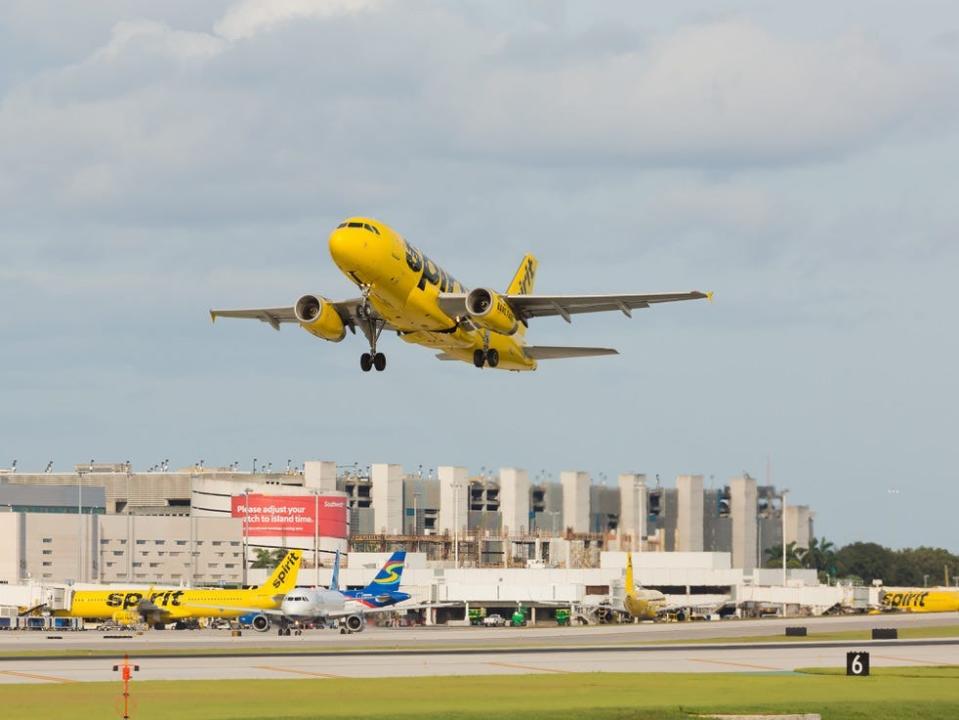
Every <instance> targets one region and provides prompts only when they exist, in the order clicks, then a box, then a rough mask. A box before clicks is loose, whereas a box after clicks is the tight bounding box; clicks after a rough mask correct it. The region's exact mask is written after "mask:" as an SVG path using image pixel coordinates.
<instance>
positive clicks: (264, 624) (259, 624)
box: [250, 614, 270, 632]
mask: <svg viewBox="0 0 959 720" xmlns="http://www.w3.org/2000/svg"><path fill="white" fill-rule="evenodd" d="M250 625H251V626H252V627H253V629H254V630H256V631H257V632H266V631H267V630H269V629H270V618H268V617H267V616H266V615H262V614H260V615H254V616H253V620H252V621H251V622H250Z"/></svg>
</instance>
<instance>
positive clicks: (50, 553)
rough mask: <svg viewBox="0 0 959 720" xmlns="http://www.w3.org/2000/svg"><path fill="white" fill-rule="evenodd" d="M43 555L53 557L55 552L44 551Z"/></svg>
mask: <svg viewBox="0 0 959 720" xmlns="http://www.w3.org/2000/svg"><path fill="white" fill-rule="evenodd" d="M43 554H44V555H53V550H44V551H43Z"/></svg>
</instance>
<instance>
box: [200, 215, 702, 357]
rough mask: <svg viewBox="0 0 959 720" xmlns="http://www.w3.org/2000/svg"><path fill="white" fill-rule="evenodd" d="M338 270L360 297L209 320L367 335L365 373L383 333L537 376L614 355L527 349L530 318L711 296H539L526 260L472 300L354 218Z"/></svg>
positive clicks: (397, 239) (376, 226) (385, 230)
mask: <svg viewBox="0 0 959 720" xmlns="http://www.w3.org/2000/svg"><path fill="white" fill-rule="evenodd" d="M330 255H332V257H333V262H335V263H336V265H337V267H339V268H340V270H342V271H343V273H344V274H346V275H347V277H349V278H350V279H351V280H352V281H353V282H354V283H356V285H358V286H359V288H360V292H361V296H360V297H358V298H353V299H350V300H341V301H337V302H334V301H330V300H327V299H326V298H325V297H323V296H321V295H304V296H303V297H301V298H300V299H299V300H297V301H296V303H294V304H293V306H292V307H274V308H255V309H250V310H211V311H210V317H211V318H212V319H213V320H214V321H215V320H216V319H217V318H218V317H234V318H251V319H257V320H262V321H263V322H266V323H269V324H270V325H271V326H272V327H273V328H274V329H275V330H279V329H280V324H281V323H299V324H300V326H301V327H303V329H305V330H306V331H308V332H310V333H312V334H313V335H315V336H317V337H319V338H322V339H324V340H329V341H331V342H339V341H340V340H342V339H343V337H344V336H345V335H346V329H347V328H349V329H350V331H352V332H354V333H355V332H356V328H357V327H358V328H360V330H361V331H362V332H363V334H364V335H365V336H366V339H367V340H368V341H369V344H370V351H369V352H366V353H363V355H362V356H361V357H360V367H361V368H362V369H363V371H364V372H368V371H369V370H370V369H371V368H374V367H375V368H376V369H377V370H383V369H385V368H386V356H385V355H384V354H383V353H381V352H379V351H378V350H377V341H378V340H379V337H380V333H381V332H382V331H383V330H395V331H396V333H397V334H398V335H399V336H400V337H401V338H402V339H403V340H405V341H406V342H410V343H416V344H417V345H424V346H426V347H428V348H432V349H434V350H439V351H440V353H439V354H438V355H437V357H438V358H439V359H441V360H462V361H464V362H472V363H473V364H474V365H476V367H480V368H481V367H484V366H485V367H491V368H501V369H504V370H535V369H536V361H537V360H547V359H555V358H570V357H586V356H592V355H615V354H616V350H613V349H611V348H590V347H547V346H542V345H540V346H536V345H533V346H529V345H526V341H525V337H524V335H525V332H526V327H527V324H528V322H529V320H530V319H531V318H534V317H543V316H547V315H559V316H560V317H562V318H563V319H564V320H566V322H571V317H572V316H573V315H575V314H578V313H588V312H603V311H607V310H618V311H620V312H622V313H623V314H624V315H626V316H627V317H632V311H633V310H635V309H637V308H645V307H649V306H650V305H652V304H653V303H662V302H672V301H676V300H696V299H699V298H707V297H710V296H711V293H702V292H696V291H693V292H672V293H646V294H635V293H634V294H624V295H533V294H531V293H532V291H533V282H534V281H535V279H536V267H537V261H536V258H535V257H533V256H532V255H527V256H526V257H524V258H523V262H522V263H521V264H520V266H519V270H517V271H516V275H515V276H514V277H513V281H512V282H511V283H510V284H509V287H508V288H507V289H506V292H505V293H502V294H500V293H497V292H495V291H493V290H489V289H486V288H478V289H475V290H472V291H468V290H467V289H466V288H465V287H464V286H463V285H462V284H461V283H460V282H459V281H458V280H456V279H455V278H454V277H453V276H452V275H450V274H449V273H448V272H446V271H445V270H443V269H442V268H441V267H440V266H439V265H437V264H436V263H435V262H433V261H432V260H430V258H428V257H427V256H426V255H424V254H423V253H422V252H420V251H419V250H417V249H416V248H415V247H413V246H412V245H410V244H409V243H408V242H406V241H405V240H404V239H403V238H402V237H401V236H400V235H399V234H398V233H396V232H394V231H393V230H392V229H391V228H389V227H388V226H387V225H385V224H384V223H381V222H378V221H376V220H371V219H368V218H350V219H349V220H346V221H345V222H343V223H340V225H338V226H337V228H336V229H335V230H333V232H332V233H331V234H330Z"/></svg>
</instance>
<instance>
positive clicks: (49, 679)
mask: <svg viewBox="0 0 959 720" xmlns="http://www.w3.org/2000/svg"><path fill="white" fill-rule="evenodd" d="M0 675H12V676H13V677H21V678H29V679H30V680H46V681H47V682H58V683H72V682H76V680H71V679H70V678H62V677H57V676H56V675H36V674H34V673H25V672H18V671H16V670H0Z"/></svg>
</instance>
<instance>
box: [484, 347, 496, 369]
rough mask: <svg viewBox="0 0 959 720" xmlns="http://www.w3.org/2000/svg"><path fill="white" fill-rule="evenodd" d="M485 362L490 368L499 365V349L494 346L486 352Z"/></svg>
mask: <svg viewBox="0 0 959 720" xmlns="http://www.w3.org/2000/svg"><path fill="white" fill-rule="evenodd" d="M486 364H487V365H489V366H490V367H491V368H494V367H496V366H497V365H499V350H496V349H495V348H494V349H492V350H488V351H487V352H486Z"/></svg>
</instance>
